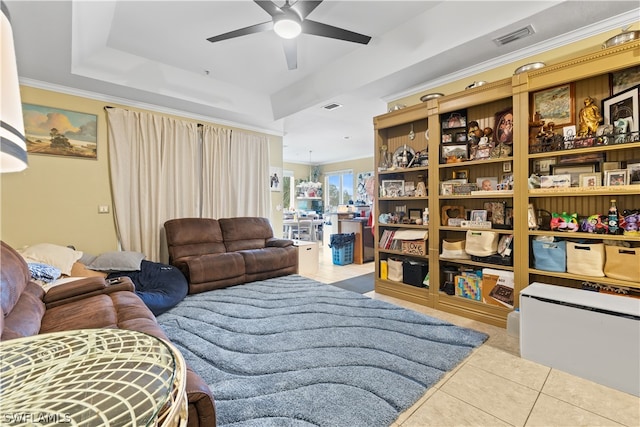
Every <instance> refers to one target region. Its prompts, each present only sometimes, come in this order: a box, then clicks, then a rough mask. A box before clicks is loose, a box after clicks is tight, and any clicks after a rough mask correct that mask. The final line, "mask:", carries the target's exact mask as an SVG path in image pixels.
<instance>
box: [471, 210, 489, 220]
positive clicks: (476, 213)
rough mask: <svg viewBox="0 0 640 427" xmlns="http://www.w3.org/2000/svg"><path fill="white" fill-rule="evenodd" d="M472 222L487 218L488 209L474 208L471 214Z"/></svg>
mask: <svg viewBox="0 0 640 427" xmlns="http://www.w3.org/2000/svg"><path fill="white" fill-rule="evenodd" d="M469 220H470V221H471V222H481V221H486V220H487V211H486V210H484V209H473V210H472V211H471V215H470V216H469Z"/></svg>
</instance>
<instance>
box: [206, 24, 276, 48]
mask: <svg viewBox="0 0 640 427" xmlns="http://www.w3.org/2000/svg"><path fill="white" fill-rule="evenodd" d="M272 29H273V21H269V22H263V23H262V24H256V25H252V26H250V27H245V28H240V29H239V30H233V31H229V32H228V33H224V34H220V35H219V36H213V37H209V38H208V39H207V40H209V41H210V42H211V43H214V42H219V41H221V40H227V39H232V38H234V37H241V36H246V35H248V34H253V33H260V32H263V31H269V30H272Z"/></svg>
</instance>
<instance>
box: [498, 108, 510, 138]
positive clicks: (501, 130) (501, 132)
mask: <svg viewBox="0 0 640 427" xmlns="http://www.w3.org/2000/svg"><path fill="white" fill-rule="evenodd" d="M495 124H496V125H495V128H496V134H495V138H496V140H495V142H496V144H500V143H502V144H507V145H511V144H513V108H512V107H509V108H507V109H506V110H502V111H499V112H497V113H496V117H495Z"/></svg>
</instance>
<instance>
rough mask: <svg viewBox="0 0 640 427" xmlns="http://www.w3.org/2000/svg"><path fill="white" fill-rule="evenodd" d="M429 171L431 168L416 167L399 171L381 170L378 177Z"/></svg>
mask: <svg viewBox="0 0 640 427" xmlns="http://www.w3.org/2000/svg"><path fill="white" fill-rule="evenodd" d="M426 170H429V166H416V167H413V168H398V169H387V170H382V171H381V170H379V171H378V175H390V174H394V173H407V172H419V171H426Z"/></svg>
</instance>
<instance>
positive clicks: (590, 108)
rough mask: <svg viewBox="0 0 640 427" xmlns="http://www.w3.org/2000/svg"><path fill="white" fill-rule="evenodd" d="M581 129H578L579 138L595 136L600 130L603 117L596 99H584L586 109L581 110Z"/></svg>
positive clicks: (588, 97)
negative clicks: (595, 101)
mask: <svg viewBox="0 0 640 427" xmlns="http://www.w3.org/2000/svg"><path fill="white" fill-rule="evenodd" d="M579 117H580V127H579V129H578V136H580V137H585V136H593V135H595V134H596V132H597V130H598V126H599V125H600V122H602V115H601V114H600V109H599V108H598V106H597V105H595V103H594V99H593V98H591V97H590V96H587V97H586V98H585V99H584V107H583V108H582V109H581V110H580V115H579Z"/></svg>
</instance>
